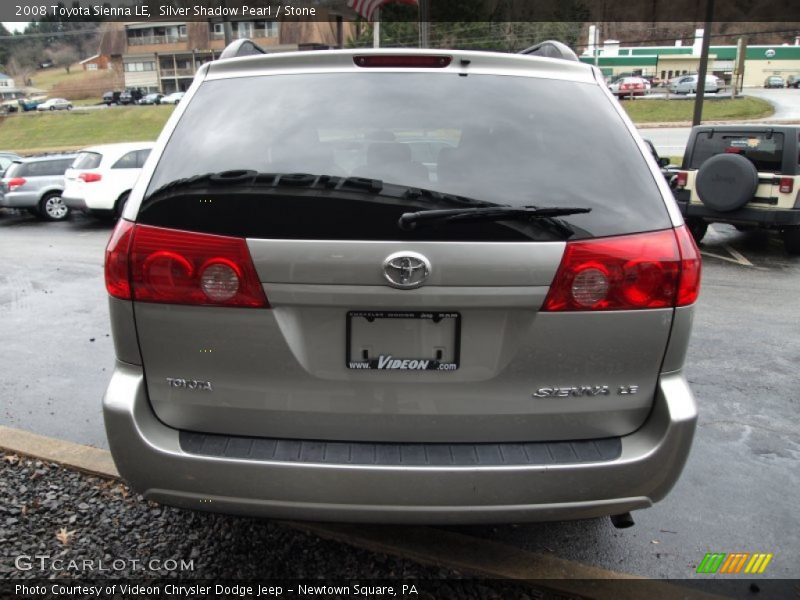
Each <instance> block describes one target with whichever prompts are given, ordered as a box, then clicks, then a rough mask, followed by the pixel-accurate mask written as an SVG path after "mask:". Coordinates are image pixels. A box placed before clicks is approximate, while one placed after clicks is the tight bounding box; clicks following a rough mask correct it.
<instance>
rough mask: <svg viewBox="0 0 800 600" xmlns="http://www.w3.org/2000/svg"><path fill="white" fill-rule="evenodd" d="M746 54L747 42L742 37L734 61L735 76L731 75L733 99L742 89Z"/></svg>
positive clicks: (737, 45) (737, 43)
mask: <svg viewBox="0 0 800 600" xmlns="http://www.w3.org/2000/svg"><path fill="white" fill-rule="evenodd" d="M745 54H747V42H746V41H745V38H743V37H740V38H739V40H738V41H737V42H736V59H735V61H734V63H733V77H731V99H733V98H736V94H738V93H739V91H740V90H741V89H742V85H741V83H742V82H743V81H744V57H745Z"/></svg>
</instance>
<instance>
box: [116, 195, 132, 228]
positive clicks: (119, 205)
mask: <svg viewBox="0 0 800 600" xmlns="http://www.w3.org/2000/svg"><path fill="white" fill-rule="evenodd" d="M130 195H131V191H130V190H128V191H127V192H123V193H122V194H121V195H120V197H119V198H117V201H116V202H115V203H114V219H115V220H117V221H119V220H120V219H121V218H122V213H123V212H125V205H126V204H127V203H128V197H129V196H130Z"/></svg>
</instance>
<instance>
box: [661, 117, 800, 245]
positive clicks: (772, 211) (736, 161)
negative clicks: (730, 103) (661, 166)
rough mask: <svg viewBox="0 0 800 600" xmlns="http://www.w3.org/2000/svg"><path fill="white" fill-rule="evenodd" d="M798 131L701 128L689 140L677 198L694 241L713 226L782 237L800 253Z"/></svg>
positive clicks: (769, 127) (794, 128) (760, 127)
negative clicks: (762, 231) (727, 225)
mask: <svg viewBox="0 0 800 600" xmlns="http://www.w3.org/2000/svg"><path fill="white" fill-rule="evenodd" d="M798 136H800V127H799V126H787V125H763V124H762V125H714V126H709V125H702V126H698V127H694V128H693V129H692V133H691V135H690V136H689V141H688V143H687V146H686V153H685V154H684V157H683V164H682V165H681V168H680V170H679V171H678V173H677V185H676V190H675V199H676V200H677V201H678V206H679V207H680V209H681V212H682V213H683V214H684V216H685V218H686V223H687V225H688V226H689V229H690V230H691V232H692V235H693V236H694V238H695V240H697V241H698V242H700V240H702V239H703V236H704V235H705V233H706V230H707V229H708V224H709V223H731V224H733V225H735V226H737V227H738V228H742V229H745V228H760V229H771V230H774V231H777V232H780V233H781V235H782V236H783V242H784V245H785V247H786V251H787V252H789V253H790V254H800V210H797V194H798V190H800V166H798V156H800V142H798Z"/></svg>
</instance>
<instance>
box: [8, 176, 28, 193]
mask: <svg viewBox="0 0 800 600" xmlns="http://www.w3.org/2000/svg"><path fill="white" fill-rule="evenodd" d="M7 185H8V191H9V192H13V191H14V190H15V189H17V188H18V187H20V186H23V185H25V178H24V177H12V178H11V179H9V180H8V183H7Z"/></svg>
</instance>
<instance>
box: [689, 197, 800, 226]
mask: <svg viewBox="0 0 800 600" xmlns="http://www.w3.org/2000/svg"><path fill="white" fill-rule="evenodd" d="M678 207H679V208H680V210H681V213H682V214H683V216H684V218H699V219H705V220H707V221H710V222H712V223H733V224H735V225H738V224H742V225H760V226H762V227H773V228H782V227H797V226H800V209H796V208H789V209H786V208H784V209H780V208H769V209H759V208H749V207H744V208H740V209H739V210H733V211H731V212H718V211H716V210H711V209H710V208H707V207H705V206H703V205H702V204H692V203H690V202H685V201H681V200H680V199H678Z"/></svg>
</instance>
